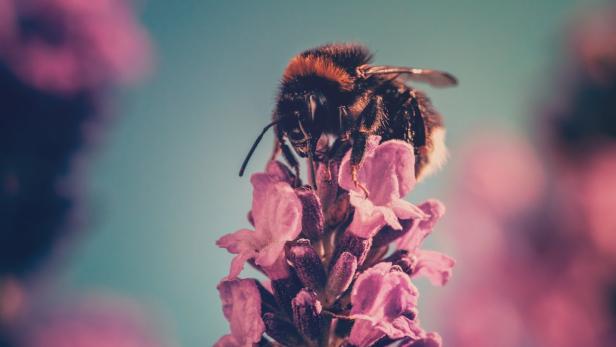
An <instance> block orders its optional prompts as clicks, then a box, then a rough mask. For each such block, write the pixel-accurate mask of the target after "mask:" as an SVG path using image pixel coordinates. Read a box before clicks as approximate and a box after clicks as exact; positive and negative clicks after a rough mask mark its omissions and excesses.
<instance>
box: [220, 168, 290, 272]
mask: <svg viewBox="0 0 616 347" xmlns="http://www.w3.org/2000/svg"><path fill="white" fill-rule="evenodd" d="M250 180H251V182H252V185H253V188H254V190H253V195H252V212H251V216H252V219H253V221H254V226H255V230H254V231H253V230H246V229H242V230H238V231H236V232H234V233H231V234H227V235H225V236H223V237H221V238H220V239H219V240H218V241H217V242H216V244H217V245H218V246H219V247H222V248H226V249H227V250H228V251H229V252H230V253H233V254H237V255H236V256H235V258H233V261H232V263H231V270H230V272H229V279H233V278H235V277H237V276H238V275H239V273H240V272H241V271H242V269H243V267H244V263H245V262H246V261H247V260H249V259H254V261H255V264H256V265H258V266H259V267H261V268H262V269H263V270H264V271H265V272H266V273H268V274H269V273H280V274H284V273H285V271H283V269H280V266H279V265H280V259H281V258H283V257H284V245H285V243H286V242H287V241H291V240H294V239H295V238H297V236H298V235H299V233H300V231H301V221H302V205H301V202H300V201H299V199H298V198H297V196H296V194H295V191H294V190H293V188H291V186H290V185H289V184H288V183H287V182H284V181H280V180H279V178H278V177H276V176H271V175H269V174H266V173H256V174H253V175H252V177H251V178H250ZM268 270H271V271H268Z"/></svg>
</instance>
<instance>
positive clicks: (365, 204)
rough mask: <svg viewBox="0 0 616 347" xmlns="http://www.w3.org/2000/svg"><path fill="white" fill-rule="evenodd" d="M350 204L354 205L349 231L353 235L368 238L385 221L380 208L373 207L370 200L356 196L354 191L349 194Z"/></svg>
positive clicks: (385, 222)
mask: <svg viewBox="0 0 616 347" xmlns="http://www.w3.org/2000/svg"><path fill="white" fill-rule="evenodd" d="M350 201H351V204H352V205H354V206H355V213H354V214H353V221H352V222H351V224H350V225H349V231H351V232H352V233H353V234H354V235H356V236H359V237H363V238H366V239H367V238H370V237H372V236H374V234H376V233H377V232H378V231H379V229H381V228H382V227H383V226H384V225H385V224H387V221H386V220H385V215H384V214H383V211H382V210H383V209H382V208H377V207H375V206H374V205H373V204H372V202H371V201H370V200H367V199H363V198H361V197H358V196H357V195H356V194H355V193H351V195H350Z"/></svg>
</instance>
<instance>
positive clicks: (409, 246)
mask: <svg viewBox="0 0 616 347" xmlns="http://www.w3.org/2000/svg"><path fill="white" fill-rule="evenodd" d="M418 207H419V209H420V210H421V211H422V212H423V213H424V215H425V216H427V218H423V219H422V220H421V221H419V223H417V224H416V225H413V228H412V229H411V231H410V232H408V233H406V234H405V235H404V236H403V237H401V238H400V239H398V241H396V245H397V247H398V249H404V250H407V251H409V252H411V253H413V252H415V250H417V249H418V248H419V246H420V245H421V243H422V242H423V240H424V239H425V238H426V237H427V236H428V235H429V234H430V233H431V232H432V229H433V228H434V225H435V224H436V222H438V220H439V219H440V218H441V217H442V216H443V214H444V213H445V206H444V205H443V204H442V203H441V202H440V201H438V200H428V201H426V202H424V203H422V204H420V205H419V206H418Z"/></svg>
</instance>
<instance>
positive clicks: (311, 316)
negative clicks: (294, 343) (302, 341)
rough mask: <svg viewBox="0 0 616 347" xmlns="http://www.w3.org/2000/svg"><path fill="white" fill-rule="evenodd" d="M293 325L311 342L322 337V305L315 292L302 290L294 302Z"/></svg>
mask: <svg viewBox="0 0 616 347" xmlns="http://www.w3.org/2000/svg"><path fill="white" fill-rule="evenodd" d="M292 307H293V323H295V326H296V327H298V329H299V331H300V332H301V333H302V334H303V335H304V336H305V337H307V338H308V339H310V340H313V341H314V340H317V339H318V338H319V336H320V335H321V316H320V314H321V303H320V302H319V300H317V294H316V293H315V292H313V291H310V290H307V289H302V290H301V291H300V292H299V293H298V294H297V296H295V298H294V299H293V301H292Z"/></svg>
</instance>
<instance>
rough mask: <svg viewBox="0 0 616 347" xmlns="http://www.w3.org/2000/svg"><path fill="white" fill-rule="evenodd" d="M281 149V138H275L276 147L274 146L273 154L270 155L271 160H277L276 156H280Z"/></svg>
mask: <svg viewBox="0 0 616 347" xmlns="http://www.w3.org/2000/svg"><path fill="white" fill-rule="evenodd" d="M280 151H281V146H280V140H278V139H274V148H272V155H271V156H270V161H272V160H276V158H278V156H279V155H280Z"/></svg>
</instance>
